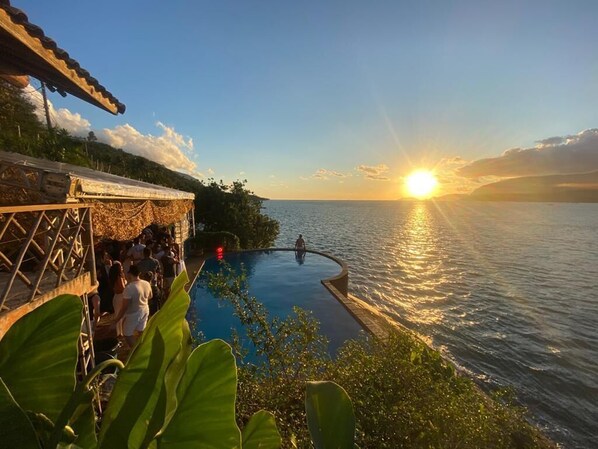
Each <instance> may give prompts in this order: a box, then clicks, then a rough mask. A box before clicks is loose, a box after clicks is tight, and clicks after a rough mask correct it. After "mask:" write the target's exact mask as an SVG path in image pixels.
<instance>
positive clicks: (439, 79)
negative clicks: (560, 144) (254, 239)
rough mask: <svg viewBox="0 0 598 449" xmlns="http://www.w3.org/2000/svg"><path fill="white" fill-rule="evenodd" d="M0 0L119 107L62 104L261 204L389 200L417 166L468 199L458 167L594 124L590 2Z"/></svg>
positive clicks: (596, 71)
mask: <svg viewBox="0 0 598 449" xmlns="http://www.w3.org/2000/svg"><path fill="white" fill-rule="evenodd" d="M12 4H13V5H14V6H16V7H19V8H22V9H23V10H24V11H25V12H26V13H27V14H28V16H29V19H30V20H31V21H32V22H33V23H36V24H38V25H40V26H41V27H42V28H43V29H44V30H45V32H46V34H48V35H49V36H50V37H52V38H53V39H55V40H56V41H57V42H58V44H59V45H60V46H61V47H62V48H64V49H66V50H67V51H68V52H69V53H70V54H71V56H73V57H74V58H76V59H77V60H78V61H79V62H80V63H81V65H82V66H83V67H85V68H86V69H88V70H89V71H90V72H91V73H92V75H93V76H95V77H96V78H98V79H99V80H100V82H102V83H103V84H104V85H105V86H106V87H107V88H108V89H109V90H110V91H111V92H112V93H114V94H115V95H116V96H117V97H118V98H119V99H120V100H121V101H122V102H123V103H125V104H126V105H127V112H126V113H125V114H124V116H118V117H113V116H111V115H110V114H108V113H105V112H103V111H101V110H99V109H96V108H94V107H92V106H90V105H88V104H86V103H84V102H82V101H80V100H78V99H76V98H66V99H62V98H61V97H60V96H58V95H53V96H52V97H51V99H52V101H53V103H54V106H55V107H56V108H57V109H58V108H67V109H68V110H69V111H71V112H72V113H79V114H80V115H81V116H82V117H83V118H85V119H87V120H88V121H89V122H90V125H89V127H90V128H91V129H94V130H103V129H114V128H116V127H118V126H122V125H125V124H129V125H130V127H131V128H134V129H135V130H137V131H139V133H140V134H141V135H147V134H151V135H153V136H155V137H157V136H160V135H162V134H163V133H164V132H166V131H165V128H166V129H168V130H170V131H172V132H173V133H174V132H176V136H179V135H180V136H181V137H183V138H184V141H183V142H184V144H183V146H182V147H181V148H182V150H181V151H182V154H184V157H188V158H189V159H190V160H191V161H192V163H193V164H196V166H195V167H194V169H193V170H191V171H194V172H199V173H202V174H203V175H205V176H206V177H207V176H210V174H211V173H213V176H214V177H215V178H217V179H220V178H222V179H224V180H225V181H231V180H233V179H236V178H247V179H248V181H249V186H250V187H251V188H253V189H254V190H255V191H256V192H257V193H258V194H261V195H265V196H269V197H273V198H321V199H327V198H339V199H341V198H342V199H350V198H364V199H376V198H380V199H392V198H397V197H400V196H401V185H402V177H403V176H404V175H406V174H407V173H409V172H410V171H412V170H414V169H416V168H422V167H424V168H435V169H436V170H437V171H438V172H439V174H440V176H441V178H442V179H441V181H443V180H444V181H445V182H444V187H443V192H451V191H461V190H466V189H468V188H470V187H471V186H472V185H474V184H475V182H476V179H474V180H473V181H472V179H471V177H470V178H468V179H462V180H460V179H458V178H455V177H454V173H455V170H457V169H458V168H459V167H461V166H462V165H464V164H469V163H471V162H472V161H475V160H478V159H482V158H493V157H500V155H501V154H502V153H503V152H504V151H505V150H507V149H509V148H514V147H520V148H524V149H525V148H535V147H536V145H537V144H536V143H535V142H536V141H539V140H542V139H546V138H549V137H553V136H568V135H576V134H578V133H580V132H581V131H583V130H587V129H590V128H593V127H596V126H597V125H598V118H597V112H596V111H597V110H598V107H597V106H596V105H597V104H598V56H597V55H598V52H597V51H596V48H595V45H596V42H598V27H596V23H597V22H596V21H597V19H598V3H597V2H583V1H574V2H562V1H559V2H552V1H541V2H540V1H538V2H524V1H517V2H509V1H504V2H489V1H488V2H486V1H479V0H477V1H456V2H446V1H419V2H399V1H388V2H386V1H377V2H375V1H371V2H364V1H350V0H343V1H327V2H325V1H310V2H284V1H283V2H281V1H259V2H258V1H236V2H230V1H210V2H208V1H196V2H181V1H168V2H164V1H160V2H158V1H145V2H141V1H121V2H116V1H103V2H81V1H75V0H69V1H67V0H59V1H54V2H39V1H32V0H13V1H12ZM157 122H160V123H162V124H163V125H164V126H162V127H159V126H157V125H156V123H157ZM121 131H122V133H121V134H120V137H121V138H122V139H126V138H127V135H128V134H127V133H126V132H124V131H123V130H122V129H121ZM100 134H101V133H100ZM106 135H107V136H109V135H111V134H109V133H107V134H106ZM138 137H139V136H138ZM189 139H192V142H193V143H192V145H191V144H190V142H189ZM173 141H174V142H175V145H176V144H177V142H179V141H178V140H177V137H175V138H174V140H173V139H170V140H169V142H170V143H172V142H173ZM137 142H138V144H139V145H141V144H143V142H144V141H143V140H138V141H137ZM154 143H156V142H154ZM179 143H180V142H179ZM159 144H160V142H157V143H156V145H154V146H151V148H152V150H151V151H156V154H157V156H156V159H157V160H161V159H160V156H159V154H158V153H159V152H160V151H161V150H160V147H159ZM131 148H134V147H133V146H132V147H131ZM566 150H567V148H565V149H564V150H563V151H566ZM132 151H135V150H132ZM148 151H149V150H148ZM164 151H168V148H165V149H164ZM359 167H361V168H359ZM596 169H598V166H597V167H596ZM555 170H556V169H555ZM241 173H242V174H241ZM368 174H369V175H371V176H369V177H368V176H367V175H368ZM314 175H315V176H314ZM486 175H487V176H490V177H491V176H493V173H492V172H488V173H483V174H481V175H480V176H486ZM501 176H504V174H503V175H501ZM487 179H490V178H487ZM477 181H479V179H477ZM472 182H473V183H474V184H472Z"/></svg>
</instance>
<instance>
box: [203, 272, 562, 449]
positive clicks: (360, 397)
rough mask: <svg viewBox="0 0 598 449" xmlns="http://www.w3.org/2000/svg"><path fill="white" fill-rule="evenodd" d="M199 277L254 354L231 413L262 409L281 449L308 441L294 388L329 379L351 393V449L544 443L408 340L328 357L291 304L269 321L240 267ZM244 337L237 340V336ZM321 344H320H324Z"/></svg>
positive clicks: (356, 343) (508, 409)
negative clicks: (289, 310)
mask: <svg viewBox="0 0 598 449" xmlns="http://www.w3.org/2000/svg"><path fill="white" fill-rule="evenodd" d="M223 266H224V268H223V269H222V270H221V271H220V273H216V274H212V275H209V276H208V281H207V284H208V287H209V288H210V289H211V290H212V291H213V293H214V294H215V296H217V297H220V298H222V299H223V300H227V301H230V302H231V303H232V304H233V306H234V309H235V314H236V315H237V316H238V317H239V318H240V320H241V322H242V323H243V325H244V326H245V330H246V332H245V333H246V335H244V336H242V337H241V338H239V336H234V338H233V346H234V347H235V346H236V353H237V357H238V358H239V357H242V356H243V350H242V348H239V347H238V341H240V340H241V339H244V340H247V339H248V340H249V341H251V343H252V344H253V345H254V346H255V348H256V353H258V354H261V355H264V356H265V357H263V358H262V359H261V361H258V362H256V363H255V364H249V363H244V362H243V360H240V363H239V384H238V397H239V401H238V403H237V416H238V417H239V418H245V419H246V418H247V417H249V416H251V415H252V414H253V413H255V411H256V410H259V409H261V408H265V409H269V410H272V411H273V413H274V415H275V416H276V418H277V421H278V428H279V430H280V432H281V435H282V437H283V447H288V448H294V447H299V448H309V447H310V439H309V432H308V429H307V427H306V426H305V411H304V410H303V407H302V405H303V402H302V401H303V397H302V392H303V388H304V387H303V386H304V385H305V382H306V381H309V380H312V379H314V378H320V379H327V380H331V381H334V382H337V383H338V384H340V385H343V387H344V388H345V389H346V390H347V392H348V394H349V396H350V397H351V398H352V399H353V406H354V410H355V417H356V422H357V435H356V443H357V444H358V445H359V447H360V448H362V449H366V448H372V449H378V448H422V449H423V448H430V447H444V448H457V447H459V448H472V449H473V448H475V449H477V448H548V447H553V445H552V444H551V443H550V442H548V441H547V440H546V439H545V438H544V437H543V436H542V435H541V434H540V432H539V431H538V430H537V429H536V428H535V427H533V426H531V425H530V424H528V422H527V421H526V415H525V411H524V410H523V409H522V408H519V407H516V406H514V405H512V404H511V403H505V402H503V401H498V400H495V399H491V398H490V397H488V396H486V395H485V394H483V393H482V392H481V391H480V390H479V389H478V387H477V386H476V385H475V384H474V383H473V382H472V381H471V380H470V379H468V378H465V377H461V376H458V375H456V374H455V370H454V368H453V366H452V365H451V364H449V363H447V362H446V361H445V360H444V359H443V358H442V357H441V355H440V354H439V353H438V352H437V351H434V350H432V349H430V348H429V347H428V346H427V345H425V344H424V343H423V342H421V341H420V340H419V339H417V338H416V337H414V336H412V335H410V334H407V333H405V332H400V331H398V330H396V329H394V328H392V329H389V330H390V331H391V336H390V338H389V340H388V341H387V342H384V343H383V342H380V341H378V340H375V339H373V338H369V339H361V340H353V341H348V342H347V343H346V344H345V345H344V346H343V347H342V348H341V349H340V351H339V354H338V356H337V357H336V359H331V358H330V356H329V355H328V354H327V353H326V352H325V350H322V345H323V344H324V339H323V337H321V336H320V335H319V333H318V322H317V321H316V320H315V319H314V318H313V317H312V316H311V315H310V314H309V313H308V312H306V311H303V310H301V309H299V308H295V310H294V314H293V315H292V316H290V317H287V318H286V319H284V320H281V319H277V318H274V319H272V320H271V319H270V318H269V316H268V312H267V311H266V310H265V308H264V307H263V305H262V304H261V303H259V301H257V299H255V298H253V297H251V296H250V295H249V293H248V285H247V282H246V279H245V276H244V274H243V273H242V274H241V276H235V275H234V271H232V270H231V269H230V268H229V267H227V266H226V265H223ZM245 337H247V338H245ZM324 347H325V346H324Z"/></svg>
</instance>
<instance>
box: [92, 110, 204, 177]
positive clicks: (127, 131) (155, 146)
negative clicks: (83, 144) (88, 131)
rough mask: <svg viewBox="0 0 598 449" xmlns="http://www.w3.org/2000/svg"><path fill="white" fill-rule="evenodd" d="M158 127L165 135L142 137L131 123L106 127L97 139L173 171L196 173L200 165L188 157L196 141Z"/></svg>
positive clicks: (158, 123) (171, 129)
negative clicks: (188, 152)
mask: <svg viewBox="0 0 598 449" xmlns="http://www.w3.org/2000/svg"><path fill="white" fill-rule="evenodd" d="M156 126H157V127H158V128H159V129H161V130H162V134H161V135H159V136H154V135H152V134H142V133H140V132H139V131H138V130H137V129H135V128H134V127H133V126H131V125H129V124H128V123H127V124H125V125H118V126H116V127H115V128H111V129H110V128H105V129H103V130H102V131H99V132H98V133H96V134H97V137H98V140H100V141H102V142H105V143H107V144H109V145H111V146H113V147H116V148H122V149H123V150H124V151H126V152H127V153H131V154H135V155H137V156H143V157H146V158H148V159H151V160H152V161H154V162H157V163H159V164H162V165H164V166H165V167H168V168H170V169H172V170H181V171H185V172H188V173H195V174H196V167H197V164H195V162H193V161H191V160H190V159H189V157H188V156H187V155H186V154H185V152H187V151H192V150H193V140H192V139H191V138H187V139H185V138H184V137H183V136H182V135H181V134H178V133H177V132H176V131H175V130H174V128H173V127H169V126H166V125H164V124H162V123H160V122H157V123H156Z"/></svg>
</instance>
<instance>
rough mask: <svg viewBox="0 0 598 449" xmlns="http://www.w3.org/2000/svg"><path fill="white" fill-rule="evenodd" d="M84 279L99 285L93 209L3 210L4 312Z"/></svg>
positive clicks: (0, 272)
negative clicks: (94, 248)
mask: <svg viewBox="0 0 598 449" xmlns="http://www.w3.org/2000/svg"><path fill="white" fill-rule="evenodd" d="M83 276H84V277H85V279H86V281H85V284H87V286H89V285H94V284H95V283H96V272H95V255H94V251H93V229H92V221H91V206H90V205H88V204H40V205H33V206H9V207H0V312H1V311H3V310H7V309H8V310H11V309H15V308H17V307H19V306H21V305H23V304H27V303H29V302H31V301H34V300H36V299H37V298H39V297H41V296H44V295H47V294H49V293H52V292H59V291H60V288H61V287H62V286H65V285H66V284H68V283H72V282H73V281H76V280H77V279H78V278H82V277H83ZM72 293H75V294H80V293H79V292H75V291H73V292H72Z"/></svg>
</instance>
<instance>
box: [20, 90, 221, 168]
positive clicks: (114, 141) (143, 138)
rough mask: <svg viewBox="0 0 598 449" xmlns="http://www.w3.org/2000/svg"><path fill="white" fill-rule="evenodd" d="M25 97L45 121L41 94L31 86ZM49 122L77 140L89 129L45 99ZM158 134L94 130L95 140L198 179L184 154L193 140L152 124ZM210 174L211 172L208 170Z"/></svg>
mask: <svg viewBox="0 0 598 449" xmlns="http://www.w3.org/2000/svg"><path fill="white" fill-rule="evenodd" d="M24 95H25V97H26V98H27V99H28V100H29V101H30V102H31V103H32V104H33V105H35V108H36V109H35V114H36V115H37V116H38V118H39V119H40V120H41V121H42V122H45V120H46V116H45V112H44V106H43V104H44V103H43V98H42V94H41V93H40V92H39V91H37V90H36V89H35V88H33V87H32V86H29V88H28V89H26V90H25V91H24ZM48 108H49V110H50V119H51V120H52V122H53V124H54V126H59V127H61V128H64V129H66V130H67V131H68V132H69V133H70V134H72V135H74V136H78V137H87V135H88V133H89V131H91V130H92V127H91V123H90V122H89V120H87V119H85V118H83V117H81V115H80V114H78V113H74V112H71V111H70V110H68V109H66V108H60V109H56V108H55V107H54V105H53V104H52V102H51V101H49V100H48ZM156 127H157V128H158V130H159V134H158V135H155V136H154V135H152V134H143V133H141V132H139V131H138V130H137V129H136V128H134V127H133V126H132V125H130V124H128V123H126V124H124V125H118V126H116V127H114V128H105V129H103V130H94V132H95V134H96V137H97V138H98V140H99V141H101V142H104V143H107V144H108V145H111V146H113V147H115V148H121V149H122V150H124V151H126V152H127V153H131V154H135V155H137V156H143V157H145V158H147V159H150V160H152V161H154V162H157V163H158V164H162V165H164V166H165V167H167V168H169V169H171V170H175V171H182V172H185V173H189V174H192V175H194V176H199V177H201V176H202V175H201V174H200V173H198V172H197V164H196V163H195V162H193V161H192V160H191V159H190V158H189V156H188V154H190V153H192V152H193V150H194V147H193V139H191V138H190V137H185V136H183V135H182V134H179V133H177V132H176V130H175V129H174V127H172V126H167V125H165V124H163V123H161V122H156ZM212 173H213V171H212Z"/></svg>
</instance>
